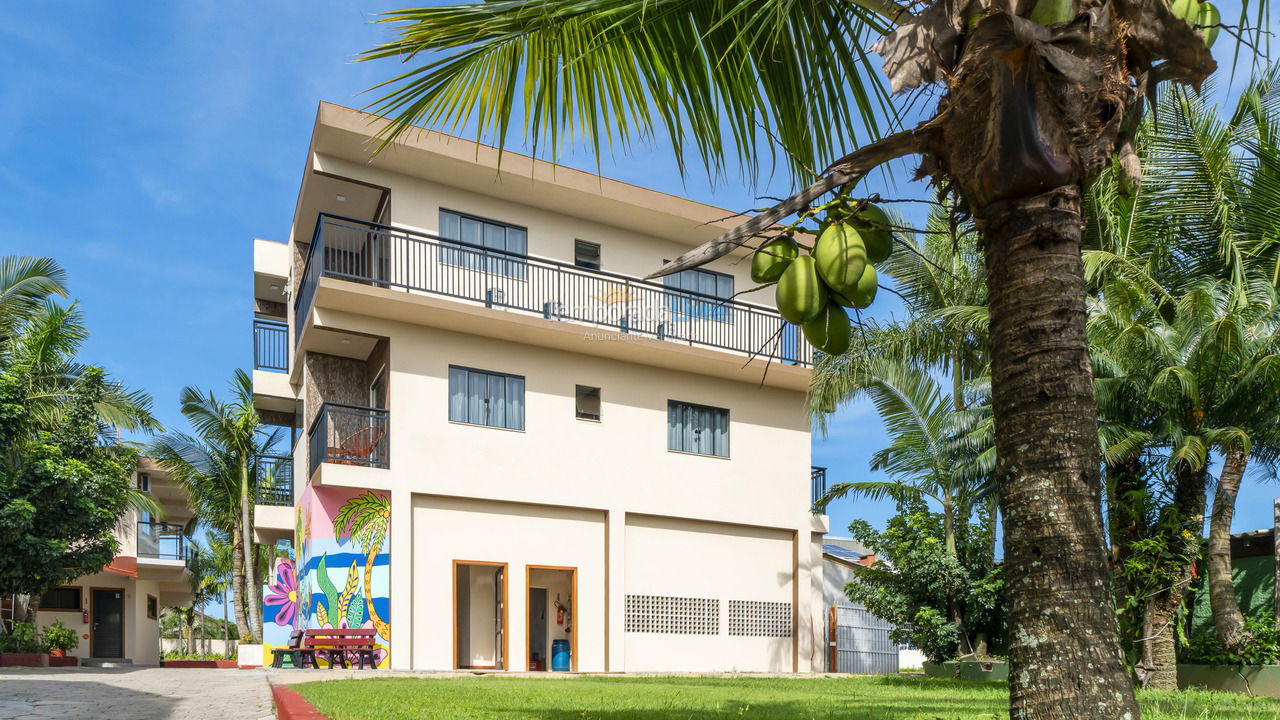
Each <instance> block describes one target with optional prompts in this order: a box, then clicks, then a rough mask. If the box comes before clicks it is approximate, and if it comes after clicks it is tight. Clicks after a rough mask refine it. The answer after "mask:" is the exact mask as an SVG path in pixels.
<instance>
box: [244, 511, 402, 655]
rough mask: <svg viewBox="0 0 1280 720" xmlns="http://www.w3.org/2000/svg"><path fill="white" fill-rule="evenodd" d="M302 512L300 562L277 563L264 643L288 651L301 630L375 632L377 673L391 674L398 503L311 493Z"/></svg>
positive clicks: (297, 534) (266, 596)
mask: <svg viewBox="0 0 1280 720" xmlns="http://www.w3.org/2000/svg"><path fill="white" fill-rule="evenodd" d="M295 512H296V518H297V520H296V523H297V526H296V528H295V531H294V538H295V543H296V544H295V547H294V558H288V559H286V558H281V559H279V560H277V561H276V565H275V569H274V572H273V573H272V577H271V581H270V582H268V584H267V586H266V588H265V590H264V591H263V595H262V597H263V600H262V604H263V642H264V644H265V645H267V646H268V647H269V648H270V647H283V646H285V645H288V644H289V636H290V635H292V634H293V633H294V632H295V631H297V630H306V629H318V628H372V629H373V630H374V631H376V633H377V638H376V643H377V644H376V653H375V657H376V659H377V661H378V667H380V668H386V667H390V663H391V598H390V594H391V536H390V528H391V498H390V497H389V496H388V495H387V494H386V493H381V492H377V491H369V490H354V489H347V488H312V487H308V488H307V490H306V492H304V493H303V494H302V497H300V498H299V499H298V504H297V507H296V508H295ZM267 656H268V657H270V651H269V650H268V652H267Z"/></svg>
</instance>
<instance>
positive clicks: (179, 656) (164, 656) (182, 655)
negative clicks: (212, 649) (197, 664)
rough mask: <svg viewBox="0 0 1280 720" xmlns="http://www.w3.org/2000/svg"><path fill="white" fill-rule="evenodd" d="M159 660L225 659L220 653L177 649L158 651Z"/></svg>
mask: <svg viewBox="0 0 1280 720" xmlns="http://www.w3.org/2000/svg"><path fill="white" fill-rule="evenodd" d="M160 659H161V660H226V659H227V658H226V656H225V655H223V654H222V653H199V652H196V653H189V652H179V651H177V650H166V651H164V652H162V653H160Z"/></svg>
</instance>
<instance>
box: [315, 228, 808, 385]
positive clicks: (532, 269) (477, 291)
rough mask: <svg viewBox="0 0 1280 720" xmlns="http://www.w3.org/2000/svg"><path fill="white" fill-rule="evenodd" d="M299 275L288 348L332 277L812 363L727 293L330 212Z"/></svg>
mask: <svg viewBox="0 0 1280 720" xmlns="http://www.w3.org/2000/svg"><path fill="white" fill-rule="evenodd" d="M477 239H478V240H479V241H480V242H481V243H483V242H484V238H483V237H481V238H477ZM659 259H660V258H659ZM657 260H658V259H655V266H656V262H657ZM303 267H304V269H303V272H302V276H301V278H300V280H299V281H298V284H297V288H296V292H295V295H294V314H295V317H296V322H295V328H294V337H295V341H296V340H297V339H298V338H300V337H301V335H302V333H303V332H304V330H305V327H306V324H307V316H308V313H309V312H310V310H311V307H312V305H313V304H314V303H315V299H316V293H317V290H318V287H319V285H320V280H321V278H334V279H338V280H344V281H348V282H353V283H360V284H363V285H369V286H374V287H379V288H387V289H394V290H400V291H404V292H407V293H418V294H425V295H431V296H437V297H443V298H448V299H452V300H458V301H461V302H468V303H471V304H474V305H483V306H484V307H487V308H493V309H497V310H504V311H511V312H517V313H521V314H524V315H529V316H535V317H541V318H544V319H546V320H552V321H560V322H573V323H579V324H584V325H590V326H594V327H602V328H606V329H609V330H613V331H617V332H621V333H634V334H638V335H642V336H646V337H649V338H654V339H657V340H662V341H669V342H673V343H679V344H683V345H689V346H696V347H704V348H711V349H717V350H724V351H730V352H734V353H738V354H741V355H743V356H744V357H755V356H759V357H762V358H771V359H774V360H777V361H780V362H782V363H784V364H787V365H795V366H808V365H810V364H811V363H812V361H813V358H814V351H813V349H812V347H811V346H810V345H809V344H808V342H806V341H805V340H804V338H803V335H801V334H800V333H798V332H796V328H795V327H794V326H792V325H789V324H787V323H786V322H785V321H784V320H783V319H782V317H781V315H779V314H778V312H777V311H776V310H775V309H773V308H768V307H764V306H760V305H754V304H751V303H746V302H742V301H740V300H736V299H733V298H732V297H728V296H720V295H728V293H717V292H716V291H717V288H715V287H711V286H710V285H708V286H706V287H704V286H703V285H701V284H700V285H698V287H699V290H692V289H686V288H687V287H688V285H689V284H690V283H680V284H679V285H678V286H677V285H675V284H672V285H668V284H664V283H660V282H652V281H648V280H644V279H641V278H637V277H631V276H627V275H621V274H617V273H612V272H607V271H604V270H596V269H590V268H584V267H580V266H578V265H573V264H569V263H564V262H560V261H556V260H549V259H546V258H539V257H533V256H529V255H524V254H519V253H514V252H510V251H508V250H505V249H498V248H491V247H485V245H484V244H476V243H472V242H465V241H462V240H453V239H448V238H443V237H440V236H436V235H431V234H428V233H421V232H416V231H412V230H406V229H403V228H397V227H392V226H388V225H381V224H378V223H372V222H366V221H363V220H355V219H351V218H345V217H340V216H336V215H330V214H327V213H320V215H319V219H318V221H317V223H316V227H315V232H314V233H313V236H312V242H311V245H310V247H309V248H308V249H307V256H306V260H305V264H304V265H303ZM711 285H714V283H712V284H711Z"/></svg>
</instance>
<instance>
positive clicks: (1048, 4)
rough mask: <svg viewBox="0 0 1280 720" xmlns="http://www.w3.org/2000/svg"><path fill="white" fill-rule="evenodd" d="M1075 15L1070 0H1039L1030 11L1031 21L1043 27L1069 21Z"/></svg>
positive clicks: (1073, 6)
mask: <svg viewBox="0 0 1280 720" xmlns="http://www.w3.org/2000/svg"><path fill="white" fill-rule="evenodd" d="M1075 17H1076V9H1075V5H1074V3H1073V2H1072V0H1040V1H1039V2H1037V3H1036V6H1035V9H1034V10H1032V11H1031V22H1034V23H1038V24H1040V25H1043V26H1045V27H1049V26H1050V25H1062V24H1063V23H1069V22H1071V21H1072V20H1074V19H1075Z"/></svg>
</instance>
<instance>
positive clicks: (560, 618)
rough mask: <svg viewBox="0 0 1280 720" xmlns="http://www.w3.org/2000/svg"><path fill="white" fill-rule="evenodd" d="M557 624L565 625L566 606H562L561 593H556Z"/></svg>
mask: <svg viewBox="0 0 1280 720" xmlns="http://www.w3.org/2000/svg"><path fill="white" fill-rule="evenodd" d="M556 624H557V625H563V624H564V605H561V604H560V593H556Z"/></svg>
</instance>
